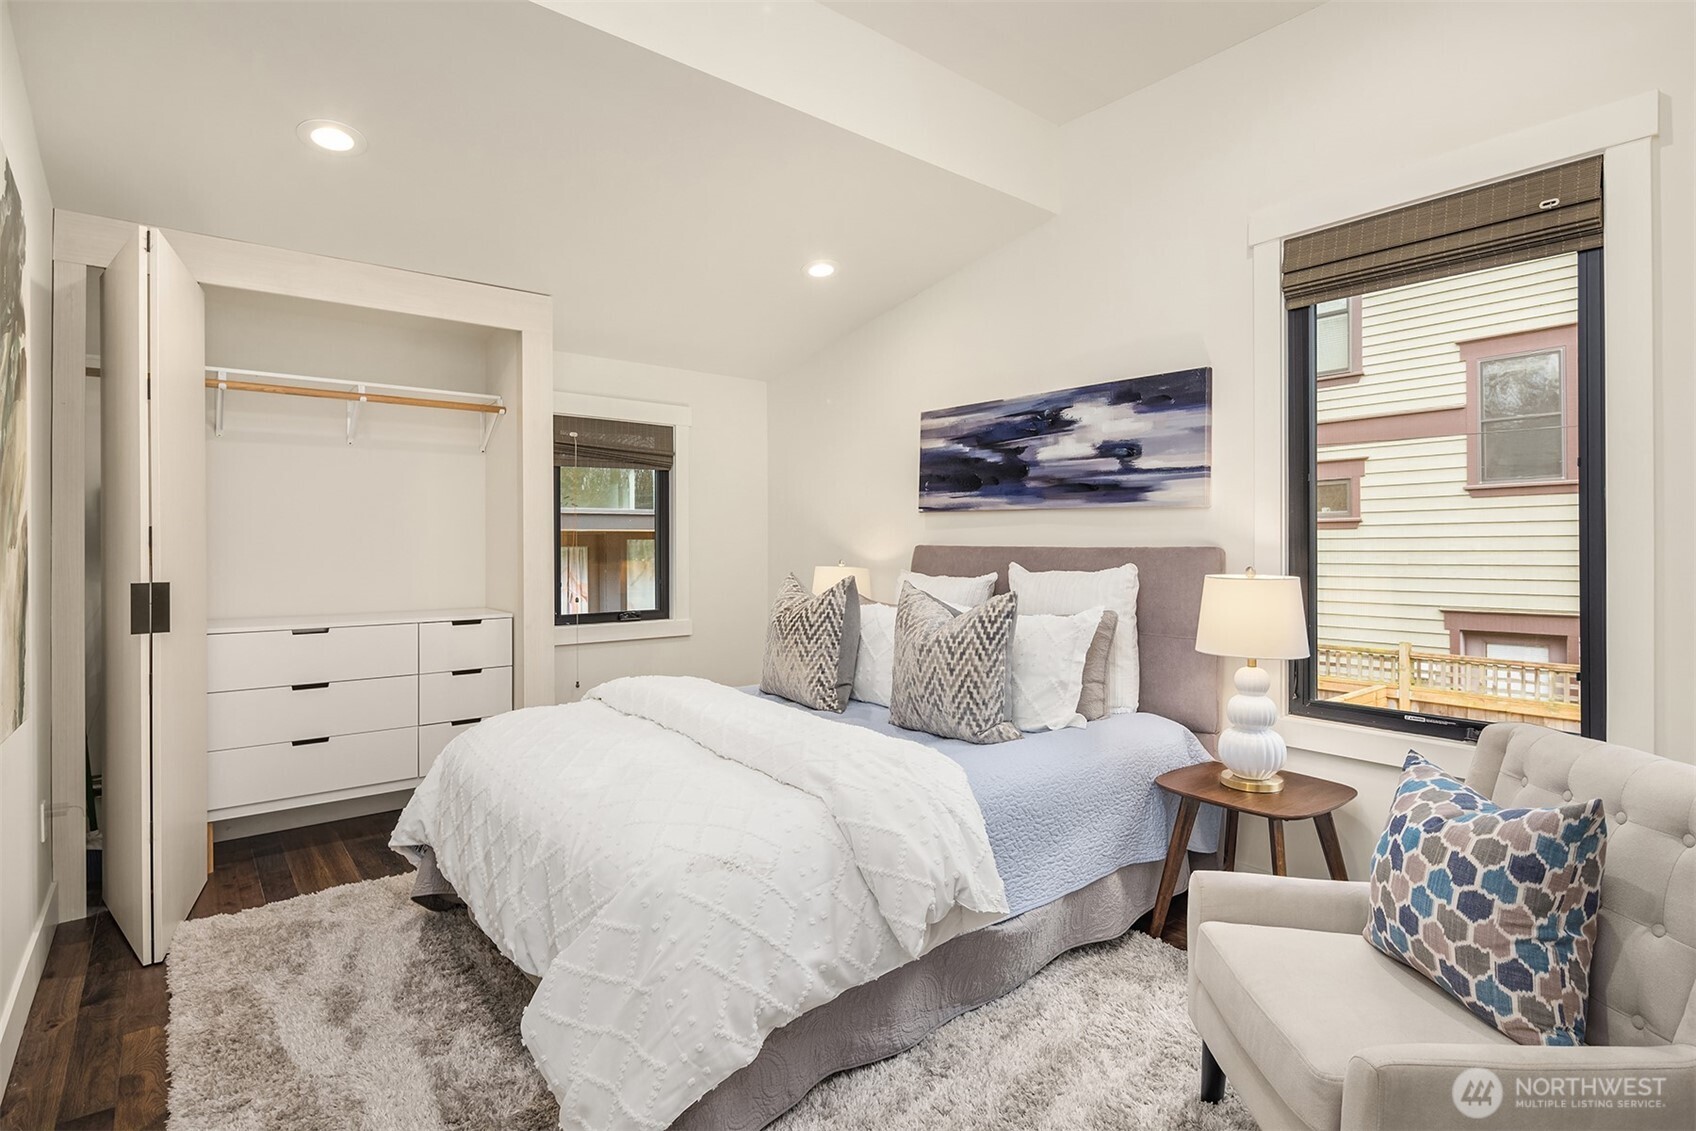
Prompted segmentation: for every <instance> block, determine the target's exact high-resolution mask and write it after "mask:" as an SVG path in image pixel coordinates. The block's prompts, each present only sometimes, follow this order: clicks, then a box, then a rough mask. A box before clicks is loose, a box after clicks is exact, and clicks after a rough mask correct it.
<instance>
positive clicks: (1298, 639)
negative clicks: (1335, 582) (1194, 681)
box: [1195, 568, 1308, 793]
mask: <svg viewBox="0 0 1696 1131" xmlns="http://www.w3.org/2000/svg"><path fill="white" fill-rule="evenodd" d="M1195 650H1196V651H1197V652H1202V653H1205V654H1206V655H1210V656H1243V657H1246V658H1247V659H1248V663H1247V664H1245V665H1244V666H1242V667H1240V668H1238V669H1237V677H1236V682H1237V693H1236V694H1235V695H1233V696H1231V701H1230V703H1228V704H1227V705H1226V707H1225V717H1226V718H1227V719H1229V720H1230V723H1231V725H1230V726H1228V727H1226V728H1225V733H1224V734H1221V735H1220V736H1219V760H1220V761H1221V762H1223V763H1225V769H1224V770H1223V771H1221V772H1220V774H1219V782H1220V784H1221V785H1227V786H1230V787H1231V788H1232V789H1240V790H1243V791H1244V792H1247V793H1277V792H1278V791H1279V790H1281V789H1283V788H1284V779H1283V778H1281V777H1279V776H1278V771H1279V770H1281V769H1282V768H1283V766H1284V756H1285V746H1284V738H1283V736H1282V735H1280V734H1279V733H1278V732H1277V731H1275V730H1273V729H1272V724H1273V723H1274V722H1276V721H1277V719H1278V708H1277V705H1276V704H1274V703H1273V702H1272V700H1271V698H1270V697H1269V696H1268V695H1267V694H1266V690H1267V688H1269V687H1270V686H1271V685H1272V677H1271V676H1270V675H1268V674H1267V672H1266V669H1265V668H1263V667H1261V666H1260V665H1259V663H1258V661H1260V660H1299V659H1302V658H1303V657H1305V656H1306V655H1307V654H1308V648H1307V615H1306V613H1305V612H1304V610H1303V608H1302V595H1301V579H1300V578H1296V577H1271V576H1268V577H1261V576H1259V575H1257V574H1256V573H1255V572H1254V570H1253V569H1252V568H1250V569H1247V570H1244V571H1243V572H1242V573H1240V574H1238V573H1210V574H1208V575H1207V577H1206V578H1205V579H1203V581H1202V584H1201V618H1200V621H1199V623H1197V625H1196V630H1195Z"/></svg>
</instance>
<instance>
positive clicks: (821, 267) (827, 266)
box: [807, 259, 836, 279]
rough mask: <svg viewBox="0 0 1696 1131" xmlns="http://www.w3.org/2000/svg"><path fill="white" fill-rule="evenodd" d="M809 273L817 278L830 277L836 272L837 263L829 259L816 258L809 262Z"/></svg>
mask: <svg viewBox="0 0 1696 1131" xmlns="http://www.w3.org/2000/svg"><path fill="white" fill-rule="evenodd" d="M807 274H808V275H811V276H812V277H813V278H815V279H828V278H830V277H831V276H832V275H834V274H836V264H834V263H832V262H831V261H830V260H828V259H815V260H813V261H812V262H811V263H809V264H807Z"/></svg>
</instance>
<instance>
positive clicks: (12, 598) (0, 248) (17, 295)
mask: <svg viewBox="0 0 1696 1131" xmlns="http://www.w3.org/2000/svg"><path fill="white" fill-rule="evenodd" d="M5 166H6V187H5V193H4V195H3V196H0V740H3V739H5V738H6V737H7V736H8V735H10V734H11V733H12V732H13V731H15V730H17V729H18V727H19V726H21V725H23V721H24V647H25V641H24V610H25V608H26V607H27V606H28V597H29V484H28V478H29V474H28V473H29V407H28V402H27V400H26V399H25V396H24V393H25V388H24V380H25V377H26V375H27V370H26V367H25V364H24V361H25V359H24V209H23V202H22V201H21V200H20V199H19V198H18V186H17V182H16V181H14V180H13V179H12V165H11V163H10V162H6V163H5Z"/></svg>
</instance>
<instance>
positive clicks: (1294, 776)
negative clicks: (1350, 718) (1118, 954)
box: [1148, 761, 1355, 938]
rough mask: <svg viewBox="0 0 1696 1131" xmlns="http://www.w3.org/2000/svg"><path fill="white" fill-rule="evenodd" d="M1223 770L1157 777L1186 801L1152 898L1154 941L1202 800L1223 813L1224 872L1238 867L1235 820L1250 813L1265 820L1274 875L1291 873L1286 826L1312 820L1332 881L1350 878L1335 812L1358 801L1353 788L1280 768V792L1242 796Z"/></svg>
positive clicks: (1205, 765) (1212, 766) (1199, 768)
mask: <svg viewBox="0 0 1696 1131" xmlns="http://www.w3.org/2000/svg"><path fill="white" fill-rule="evenodd" d="M1221 769H1223V767H1222V766H1220V765H1219V763H1218V762H1211V761H1209V762H1198V763H1196V764H1195V765H1193V766H1183V767H1181V768H1179V769H1176V770H1168V771H1167V772H1165V773H1163V774H1161V775H1160V776H1159V777H1157V778H1155V779H1154V784H1155V785H1157V786H1159V787H1160V788H1161V789H1164V790H1165V791H1166V792H1168V793H1175V794H1177V795H1178V796H1179V797H1180V798H1182V799H1183V800H1182V802H1181V803H1180V804H1179V806H1178V819H1177V821H1175V822H1174V823H1173V825H1172V843H1171V845H1170V846H1169V847H1168V848H1167V850H1166V867H1165V870H1164V871H1162V872H1161V873H1160V891H1159V893H1158V894H1156V895H1155V897H1154V915H1153V917H1152V918H1151V919H1150V920H1149V924H1148V933H1149V934H1151V935H1153V936H1154V937H1155V938H1159V937H1160V932H1161V930H1163V929H1164V928H1165V926H1166V912H1167V909H1168V908H1169V907H1170V906H1171V903H1172V889H1173V888H1175V887H1177V886H1178V870H1179V868H1180V867H1182V865H1183V860H1184V853H1185V851H1186V850H1187V849H1188V848H1189V843H1190V833H1191V831H1193V830H1194V828H1195V815H1196V810H1198V809H1200V808H1201V805H1202V803H1203V802H1206V803H1207V804H1209V805H1217V806H1219V807H1220V808H1221V809H1223V810H1225V851H1224V854H1223V855H1224V859H1223V861H1222V863H1221V867H1223V868H1224V869H1225V871H1227V872H1229V871H1231V870H1232V869H1233V868H1235V867H1236V864H1237V818H1238V817H1240V816H1241V815H1242V814H1244V813H1247V814H1248V815H1249V816H1251V817H1265V818H1266V821H1267V827H1268V830H1269V834H1270V836H1271V849H1272V872H1273V874H1274V875H1278V876H1283V875H1287V874H1288V873H1287V872H1286V871H1285V862H1284V822H1285V821H1312V822H1313V827H1314V828H1315V829H1316V830H1318V832H1319V846H1320V848H1322V849H1323V850H1324V852H1325V867H1326V868H1327V869H1328V870H1329V871H1330V873H1331V878H1332V879H1333V880H1346V879H1348V878H1349V870H1348V866H1347V865H1346V864H1345V863H1344V862H1343V849H1342V845H1341V844H1340V843H1338V841H1337V826H1336V824H1335V823H1334V822H1333V821H1332V820H1331V814H1332V813H1333V812H1335V811H1336V810H1338V809H1340V808H1342V807H1343V806H1344V805H1347V804H1348V803H1349V802H1351V801H1353V800H1354V798H1355V791H1354V790H1353V789H1352V788H1350V787H1349V786H1346V785H1342V784H1340V783H1338V782H1334V781H1326V780H1325V779H1324V778H1313V777H1308V776H1307V775H1306V774H1298V773H1293V772H1292V771H1290V770H1280V771H1279V774H1280V775H1281V776H1282V777H1283V779H1284V788H1283V790H1282V792H1279V793H1244V792H1243V791H1242V790H1240V789H1232V788H1231V787H1230V786H1227V785H1222V784H1220V782H1219V771H1220V770H1221Z"/></svg>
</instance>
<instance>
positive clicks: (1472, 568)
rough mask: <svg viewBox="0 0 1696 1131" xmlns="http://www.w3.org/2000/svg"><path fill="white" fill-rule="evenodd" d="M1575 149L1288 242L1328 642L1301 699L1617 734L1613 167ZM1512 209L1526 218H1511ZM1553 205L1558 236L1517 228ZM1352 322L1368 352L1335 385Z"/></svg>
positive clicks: (1299, 410) (1403, 724)
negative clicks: (1611, 483) (1610, 385)
mask: <svg viewBox="0 0 1696 1131" xmlns="http://www.w3.org/2000/svg"><path fill="white" fill-rule="evenodd" d="M1580 166H1583V168H1579V167H1571V168H1569V167H1563V168H1562V169H1557V170H1549V171H1547V173H1546V174H1534V175H1533V176H1534V177H1543V176H1548V177H1552V178H1556V179H1557V180H1559V181H1560V183H1559V184H1558V185H1552V186H1551V187H1549V188H1547V189H1544V190H1543V191H1536V189H1537V188H1538V187H1539V186H1530V188H1531V189H1532V191H1530V192H1529V193H1527V192H1526V191H1525V190H1526V188H1527V186H1525V185H1520V186H1519V188H1518V190H1517V191H1514V192H1507V193H1503V194H1501V199H1500V200H1492V199H1488V197H1489V191H1490V190H1492V188H1493V187H1500V186H1486V188H1485V189H1484V190H1471V191H1472V193H1474V194H1478V193H1483V194H1484V197H1483V198H1478V197H1475V198H1474V199H1473V200H1472V201H1470V202H1469V207H1468V208H1467V209H1461V210H1458V211H1457V210H1456V209H1453V208H1448V209H1445V208H1444V207H1443V206H1442V202H1440V201H1439V202H1430V204H1429V205H1419V206H1413V208H1411V209H1406V210H1403V211H1404V212H1408V213H1412V214H1413V215H1412V216H1411V218H1409V217H1402V218H1400V219H1398V220H1396V221H1395V222H1381V221H1382V218H1377V219H1372V220H1369V221H1357V222H1355V223H1354V224H1353V225H1344V226H1343V227H1342V228H1341V229H1333V230H1331V231H1330V232H1327V233H1316V234H1315V236H1313V237H1299V238H1298V239H1295V240H1290V241H1287V242H1286V243H1285V245H1284V252H1285V258H1284V289H1285V297H1286V305H1287V306H1288V308H1289V318H1288V323H1287V331H1288V335H1287V336H1288V351H1289V352H1288V376H1289V380H1290V386H1289V389H1290V395H1289V402H1288V403H1289V411H1290V420H1289V431H1288V434H1289V436H1290V445H1289V447H1290V460H1291V464H1290V479H1289V495H1288V497H1289V500H1290V523H1291V526H1290V540H1289V546H1290V570H1291V572H1292V573H1294V574H1295V575H1297V576H1298V577H1300V578H1301V579H1302V582H1303V585H1304V588H1305V592H1306V595H1307V607H1308V617H1309V622H1310V633H1311V638H1312V648H1311V651H1312V655H1311V656H1310V658H1308V659H1306V660H1303V661H1300V662H1298V663H1297V664H1295V665H1292V673H1291V674H1292V678H1291V681H1290V710H1291V711H1292V712H1293V713H1296V714H1302V715H1309V716H1314V717H1318V718H1326V719H1332V720H1336V721H1343V722H1351V723H1358V724H1364V725H1370V726H1376V727H1387V728H1391V729H1398V730H1408V731H1415V732H1421V733H1429V734H1441V735H1443V736H1445V737H1450V738H1471V737H1474V736H1475V735H1476V733H1477V732H1478V731H1479V730H1480V729H1482V728H1483V726H1484V725H1485V724H1486V723H1488V722H1493V721H1499V720H1512V721H1527V722H1535V723H1539V724H1542V725H1544V726H1549V727H1553V728H1556V729H1562V730H1567V731H1572V732H1578V733H1583V734H1587V735H1590V736H1592V737H1601V736H1602V735H1603V734H1604V733H1605V724H1606V715H1605V710H1606V704H1605V701H1604V700H1603V698H1602V695H1601V690H1602V688H1604V687H1605V686H1606V682H1605V678H1604V668H1603V665H1604V660H1605V657H1604V656H1603V654H1602V649H1601V643H1602V641H1603V640H1604V638H1605V634H1604V632H1603V631H1602V625H1601V614H1602V609H1601V597H1602V594H1603V593H1604V592H1605V589H1604V584H1605V578H1604V575H1603V571H1604V568H1605V566H1604V562H1605V558H1604V557H1603V553H1602V534H1603V530H1604V525H1603V510H1602V507H1603V501H1604V500H1603V494H1602V486H1603V485H1602V482H1601V467H1602V460H1601V458H1600V456H1601V445H1602V439H1603V436H1602V429H1601V405H1602V398H1601V389H1602V386H1601V380H1602V371H1601V358H1602V351H1601V284H1602V254H1603V253H1602V250H1601V248H1600V207H1599V203H1598V202H1599V199H1600V176H1601V170H1600V166H1599V163H1580ZM1574 169H1576V170H1577V171H1576V172H1574V171H1573V170H1574ZM1562 178H1564V179H1562ZM1549 201H1554V202H1555V207H1554V208H1552V209H1544V208H1540V207H1538V206H1539V204H1546V203H1547V202H1549ZM1527 202H1529V203H1527ZM1569 203H1570V205H1571V207H1570V208H1569V207H1568V205H1569ZM1431 205H1435V207H1431ZM1591 205H1594V207H1593V208H1592V207H1591ZM1500 208H1506V209H1510V210H1511V209H1513V208H1519V209H1521V210H1522V211H1527V210H1528V211H1529V212H1530V213H1531V214H1532V215H1531V216H1530V217H1529V218H1525V217H1522V218H1521V219H1524V221H1525V222H1524V223H1520V222H1519V220H1514V222H1512V223H1509V224H1506V225H1505V226H1497V224H1496V222H1497V219H1498V218H1500V217H1499V215H1498V210H1499V209H1500ZM1421 209H1426V211H1424V212H1420V211H1419V210H1421ZM1551 210H1552V211H1557V212H1566V213H1567V215H1566V216H1565V217H1564V218H1562V219H1561V220H1560V221H1559V222H1558V223H1557V224H1554V225H1553V226H1552V227H1551V228H1550V230H1549V233H1547V238H1546V240H1545V241H1544V242H1542V243H1541V244H1539V243H1538V241H1537V240H1531V241H1525V240H1522V239H1521V237H1523V236H1525V234H1526V231H1527V227H1526V225H1527V224H1541V223H1544V222H1545V221H1544V220H1542V219H1540V218H1538V215H1537V214H1538V213H1541V212H1545V211H1551ZM1456 214H1465V215H1467V216H1468V217H1469V218H1470V219H1469V228H1468V230H1467V231H1466V232H1461V233H1456V234H1454V235H1453V238H1452V239H1451V238H1450V237H1449V235H1446V234H1445V233H1444V232H1442V231H1441V230H1439V227H1438V226H1440V225H1441V224H1443V223H1449V222H1452V216H1453V215H1456ZM1510 218H1511V217H1510ZM1374 225H1377V226H1376V228H1374ZM1492 229H1493V230H1496V231H1498V232H1501V233H1502V234H1503V239H1502V240H1501V241H1500V242H1499V243H1498V244H1495V245H1491V244H1489V243H1488V240H1487V239H1486V238H1485V237H1486V236H1487V235H1488V233H1489V231H1491V230H1492ZM1478 233H1484V235H1478ZM1510 234H1511V236H1512V238H1509V235H1510ZM1319 237H1323V238H1319ZM1474 238H1477V239H1479V240H1481V241H1483V242H1481V243H1479V244H1475V245H1472V246H1470V247H1468V249H1467V250H1466V253H1465V254H1461V255H1456V256H1453V257H1452V259H1451V260H1450V261H1448V262H1447V263H1444V262H1442V261H1441V259H1442V257H1443V256H1444V255H1446V254H1448V249H1450V248H1451V247H1452V246H1454V245H1455V241H1461V240H1471V239H1474ZM1539 239H1540V240H1541V239H1543V237H1539ZM1307 240H1313V241H1314V242H1313V243H1312V244H1310V245H1307V246H1298V245H1301V244H1302V243H1303V241H1307ZM1382 240H1390V241H1395V240H1404V241H1412V245H1413V246H1411V247H1396V246H1389V245H1382V244H1375V243H1374V241H1382ZM1528 244H1529V246H1528ZM1434 258H1435V259H1436V260H1438V262H1436V263H1435V264H1434V262H1433V260H1434ZM1398 260H1399V261H1400V263H1401V265H1402V266H1401V268H1400V269H1395V270H1391V269H1388V268H1386V267H1385V266H1384V265H1385V264H1387V263H1389V264H1393V263H1394V262H1396V261H1398ZM1327 272H1331V274H1330V276H1329V277H1328V276H1327ZM1345 287H1346V288H1347V290H1346V291H1344V292H1343V293H1344V294H1346V295H1348V296H1349V297H1348V299H1347V300H1346V302H1347V304H1348V306H1347V308H1348V311H1349V313H1347V314H1345V313H1343V311H1344V307H1343V306H1342V305H1341V304H1343V303H1344V302H1345V299H1343V298H1340V297H1338V292H1339V291H1342V290H1343V288H1345ZM1343 318H1351V319H1353V321H1352V323H1348V324H1347V325H1348V328H1349V329H1350V331H1351V332H1352V333H1358V335H1359V336H1360V342H1361V347H1362V349H1363V354H1364V357H1365V358H1366V359H1368V360H1367V363H1366V365H1365V366H1364V368H1363V369H1362V371H1361V372H1360V373H1359V375H1358V378H1357V379H1356V380H1353V381H1351V382H1348V383H1346V387H1343V388H1337V387H1336V385H1337V384H1338V383H1336V382H1327V381H1326V380H1325V377H1326V370H1327V367H1328V366H1334V365H1338V364H1340V363H1341V362H1340V351H1339V347H1338V345H1337V342H1338V340H1339V328H1340V327H1341V326H1343V325H1345V323H1342V322H1340V321H1338V320H1339V319H1343ZM1327 319H1331V320H1332V321H1331V323H1330V324H1329V325H1328V324H1327V321H1326V320H1327ZM1368 461H1370V465H1371V468H1372V475H1371V477H1370V484H1371V489H1370V495H1369V497H1368V498H1367V499H1366V500H1365V505H1364V506H1363V505H1362V502H1363V500H1362V497H1361V481H1362V478H1363V475H1362V472H1363V470H1364V467H1365V466H1366V464H1367V462H1368ZM1581 472H1582V473H1581Z"/></svg>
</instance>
